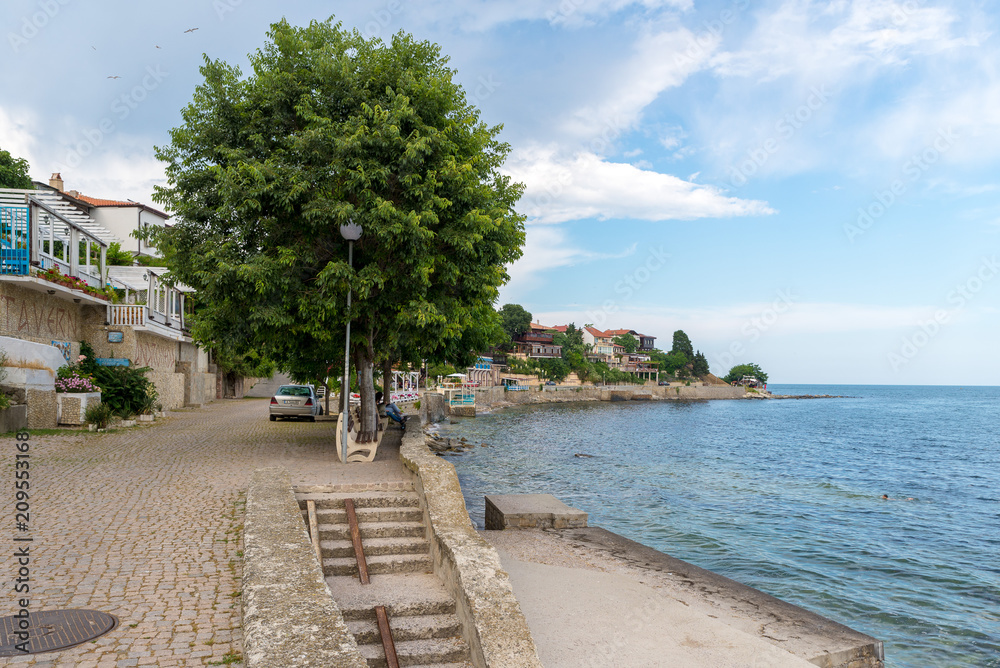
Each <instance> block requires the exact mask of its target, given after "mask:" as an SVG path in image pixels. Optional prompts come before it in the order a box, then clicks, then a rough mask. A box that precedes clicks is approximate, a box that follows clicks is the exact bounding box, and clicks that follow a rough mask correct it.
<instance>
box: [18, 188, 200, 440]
mask: <svg viewBox="0 0 1000 668" xmlns="http://www.w3.org/2000/svg"><path fill="white" fill-rule="evenodd" d="M81 202H82V200H80V199H79V198H78V197H75V196H73V195H70V194H67V193H63V192H62V191H60V190H58V189H57V188H54V187H44V188H38V189H35V190H16V189H9V188H5V189H0V349H2V350H3V351H5V352H6V353H7V356H8V360H9V361H8V363H7V366H6V367H5V369H6V371H7V380H6V381H5V389H8V390H10V391H11V392H14V393H15V394H16V395H17V396H18V397H23V401H24V402H25V404H26V405H27V419H28V424H27V426H28V427H29V428H45V427H54V426H56V423H57V405H58V398H57V397H56V393H55V385H54V381H55V373H56V371H57V369H58V368H59V367H60V366H62V365H64V364H68V363H70V362H71V361H75V360H76V359H77V357H78V356H79V354H80V342H81V341H86V342H87V343H88V344H90V345H91V346H92V347H93V348H94V351H95V353H96V355H97V357H98V359H99V360H102V362H103V363H106V364H109V365H120V366H126V365H127V366H135V367H148V368H149V369H150V371H149V372H148V374H147V377H148V378H149V379H150V380H151V381H152V382H153V384H154V385H155V386H156V389H157V392H158V394H159V399H160V403H161V404H162V405H163V407H164V408H167V409H171V408H180V407H182V406H186V405H199V404H202V403H205V402H207V401H211V400H213V399H215V397H216V374H215V369H214V368H213V367H210V365H209V360H208V355H207V354H206V353H205V351H203V350H201V349H199V348H198V347H197V346H196V345H195V344H194V341H193V340H192V339H191V337H190V336H189V334H188V331H187V327H186V322H185V293H187V292H189V291H190V289H188V288H185V287H184V286H177V285H172V284H171V282H170V280H169V278H168V277H166V270H165V269H163V268H149V267H114V268H112V267H110V266H109V265H108V262H107V250H108V247H109V246H110V245H111V244H112V243H114V242H115V241H117V240H119V238H118V237H117V235H115V234H114V233H112V232H110V231H109V230H108V229H107V228H105V227H103V226H102V225H100V224H99V223H98V222H97V221H96V220H95V219H94V218H93V217H91V216H90V214H89V211H90V210H91V209H90V207H89V205H88V206H84V207H81V206H80V203H81ZM99 363H100V362H99Z"/></svg>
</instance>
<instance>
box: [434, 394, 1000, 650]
mask: <svg viewBox="0 0 1000 668" xmlns="http://www.w3.org/2000/svg"><path fill="white" fill-rule="evenodd" d="M769 389H771V390H772V391H774V392H775V393H781V394H838V395H848V396H849V398H845V399H810V400H784V401H708V402H689V403H688V402H684V403H674V402H660V403H642V404H633V403H583V402H581V403H573V404H553V405H547V406H535V407H518V408H510V409H506V410H504V411H500V412H497V413H493V414H490V415H483V416H480V417H478V418H474V419H465V420H462V421H460V422H458V423H457V424H450V425H444V426H443V427H442V430H443V431H445V432H447V433H450V434H452V435H456V436H466V437H467V438H468V439H469V440H470V441H471V442H475V443H477V444H478V443H480V442H486V443H489V444H490V447H486V448H483V447H477V448H476V449H475V450H473V451H470V452H467V453H464V454H462V455H457V456H449V460H450V461H452V462H453V463H454V464H455V466H456V468H457V469H458V474H459V479H460V480H461V482H462V488H463V490H464V492H465V498H466V504H467V505H468V507H469V511H470V515H471V516H472V519H473V521H474V522H475V523H476V525H477V526H480V527H482V525H483V513H484V504H483V496H484V495H485V494H491V493H528V492H545V493H550V494H553V495H555V496H556V497H558V498H559V499H561V500H563V501H565V502H566V503H568V504H569V505H571V506H575V507H578V508H581V509H583V510H586V511H587V512H588V513H590V523H591V525H598V526H602V527H604V528H607V529H610V530H612V531H615V532H617V533H620V534H623V535H625V536H628V537H629V538H632V539H633V540H636V541H639V542H641V543H644V544H646V545H650V546H652V547H654V548H656V549H658V550H661V551H663V552H666V553H668V554H670V555H672V556H675V557H678V558H680V559H684V560H686V561H689V562H692V563H694V564H697V565H699V566H702V567H704V568H708V569H710V570H712V571H715V572H717V573H721V574H723V575H726V576H728V577H730V578H733V579H735V580H738V581H740V582H743V583H745V584H748V585H750V586H752V587H755V588H757V589H760V590H762V591H765V592H768V593H769V594H772V595H774V596H777V597H778V598H781V599H783V600H786V601H789V602H791V603H795V604H798V605H801V606H803V607H805V608H808V609H810V610H813V611H815V612H817V613H819V614H822V615H825V616H827V617H830V618H832V619H834V620H836V621H839V622H841V623H843V624H846V625H848V626H850V627H852V628H854V629H857V630H859V631H863V632H865V633H868V634H870V635H873V636H875V637H877V638H879V639H881V640H883V641H884V642H885V649H886V665H887V666H892V667H893V668H903V667H906V668H910V667H913V668H917V667H920V668H923V667H925V666H935V667H937V666H949V667H951V666H970V667H972V666H975V667H976V668H982V667H1000V437H998V435H997V434H998V431H997V428H998V426H1000V388H998V387H887V386H858V387H855V386H804V385H798V386H794V385H786V386H777V385H772V386H770V387H769ZM576 453H585V454H590V455H594V457H593V458H580V457H575V456H574V455H575V454H576ZM882 494H888V495H889V496H890V497H892V498H893V500H891V501H882V500H881V499H880V497H881V495H882ZM910 498H912V499H913V500H907V499H910Z"/></svg>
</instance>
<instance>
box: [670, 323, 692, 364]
mask: <svg viewBox="0 0 1000 668" xmlns="http://www.w3.org/2000/svg"><path fill="white" fill-rule="evenodd" d="M670 352H672V353H683V354H684V356H685V357H687V358H688V360H693V359H694V346H693V345H691V339H689V338H688V335H687V334H685V333H684V330H682V329H678V330H677V331H676V332H674V345H673V347H672V348H671V349H670Z"/></svg>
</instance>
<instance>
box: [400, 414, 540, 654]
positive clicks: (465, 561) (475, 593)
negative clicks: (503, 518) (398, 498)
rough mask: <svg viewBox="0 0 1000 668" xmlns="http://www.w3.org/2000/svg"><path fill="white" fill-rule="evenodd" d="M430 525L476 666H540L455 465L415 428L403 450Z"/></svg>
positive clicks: (439, 569)
mask: <svg viewBox="0 0 1000 668" xmlns="http://www.w3.org/2000/svg"><path fill="white" fill-rule="evenodd" d="M399 456H400V458H401V459H402V461H403V465H404V466H406V467H407V468H408V469H410V470H411V471H413V472H414V473H415V474H416V480H415V481H414V482H415V486H416V488H417V493H418V494H419V495H420V498H421V506H422V508H423V511H424V518H425V520H426V525H427V527H428V536H427V537H428V540H429V541H430V544H431V556H432V557H433V558H434V572H435V573H436V574H437V575H438V577H440V578H441V580H442V581H443V582H444V584H445V587H446V588H447V589H448V593H450V594H451V595H452V596H453V597H454V598H455V604H456V608H457V609H456V614H457V615H458V616H459V619H461V620H462V628H463V638H464V640H465V641H466V642H467V643H468V644H469V648H470V649H471V650H472V662H473V664H474V665H477V666H488V667H492V668H501V667H502V668H542V663H541V661H539V659H538V653H537V652H536V650H535V643H534V641H533V640H532V638H531V632H530V631H529V630H528V623H527V622H526V621H525V619H524V614H523V613H522V612H521V606H520V605H519V604H518V602H517V599H516V598H515V597H514V591H513V589H512V588H511V585H510V577H509V576H508V575H507V573H506V571H504V570H503V567H502V566H501V565H500V557H499V556H498V555H497V553H496V550H494V549H493V548H492V547H491V546H490V545H489V544H488V543H487V542H486V541H485V540H483V539H482V537H480V536H479V534H478V533H476V530H475V529H473V528H472V522H471V521H470V520H469V513H468V511H467V510H466V508H465V500H464V498H463V497H462V488H461V487H460V486H459V484H458V476H457V475H456V474H455V467H454V466H453V465H452V464H450V463H449V462H446V461H444V460H443V459H441V458H440V457H438V456H437V455H435V454H434V453H432V452H431V451H430V450H429V449H428V448H427V446H426V445H425V444H424V434H423V432H422V431H421V430H419V429H411V430H409V431H408V432H407V433H406V434H405V435H404V436H403V443H402V445H401V446H400V448H399Z"/></svg>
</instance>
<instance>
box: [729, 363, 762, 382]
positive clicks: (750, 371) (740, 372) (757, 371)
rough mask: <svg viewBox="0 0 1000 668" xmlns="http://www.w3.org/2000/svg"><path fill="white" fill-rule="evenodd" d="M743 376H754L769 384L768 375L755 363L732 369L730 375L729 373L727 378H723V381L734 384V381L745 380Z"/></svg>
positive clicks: (740, 365)
mask: <svg viewBox="0 0 1000 668" xmlns="http://www.w3.org/2000/svg"><path fill="white" fill-rule="evenodd" d="M743 376H753V377H754V378H756V379H757V380H759V381H760V382H762V383H766V382H767V374H766V373H764V372H763V371H762V370H761V368H760V367H759V366H757V365H756V364H753V363H749V364H737V365H736V366H734V367H733V368H732V369H730V370H729V373H727V374H726V377H725V378H723V379H722V380H724V381H726V382H727V383H732V382H734V381H737V380H740V379H741V378H743Z"/></svg>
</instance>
